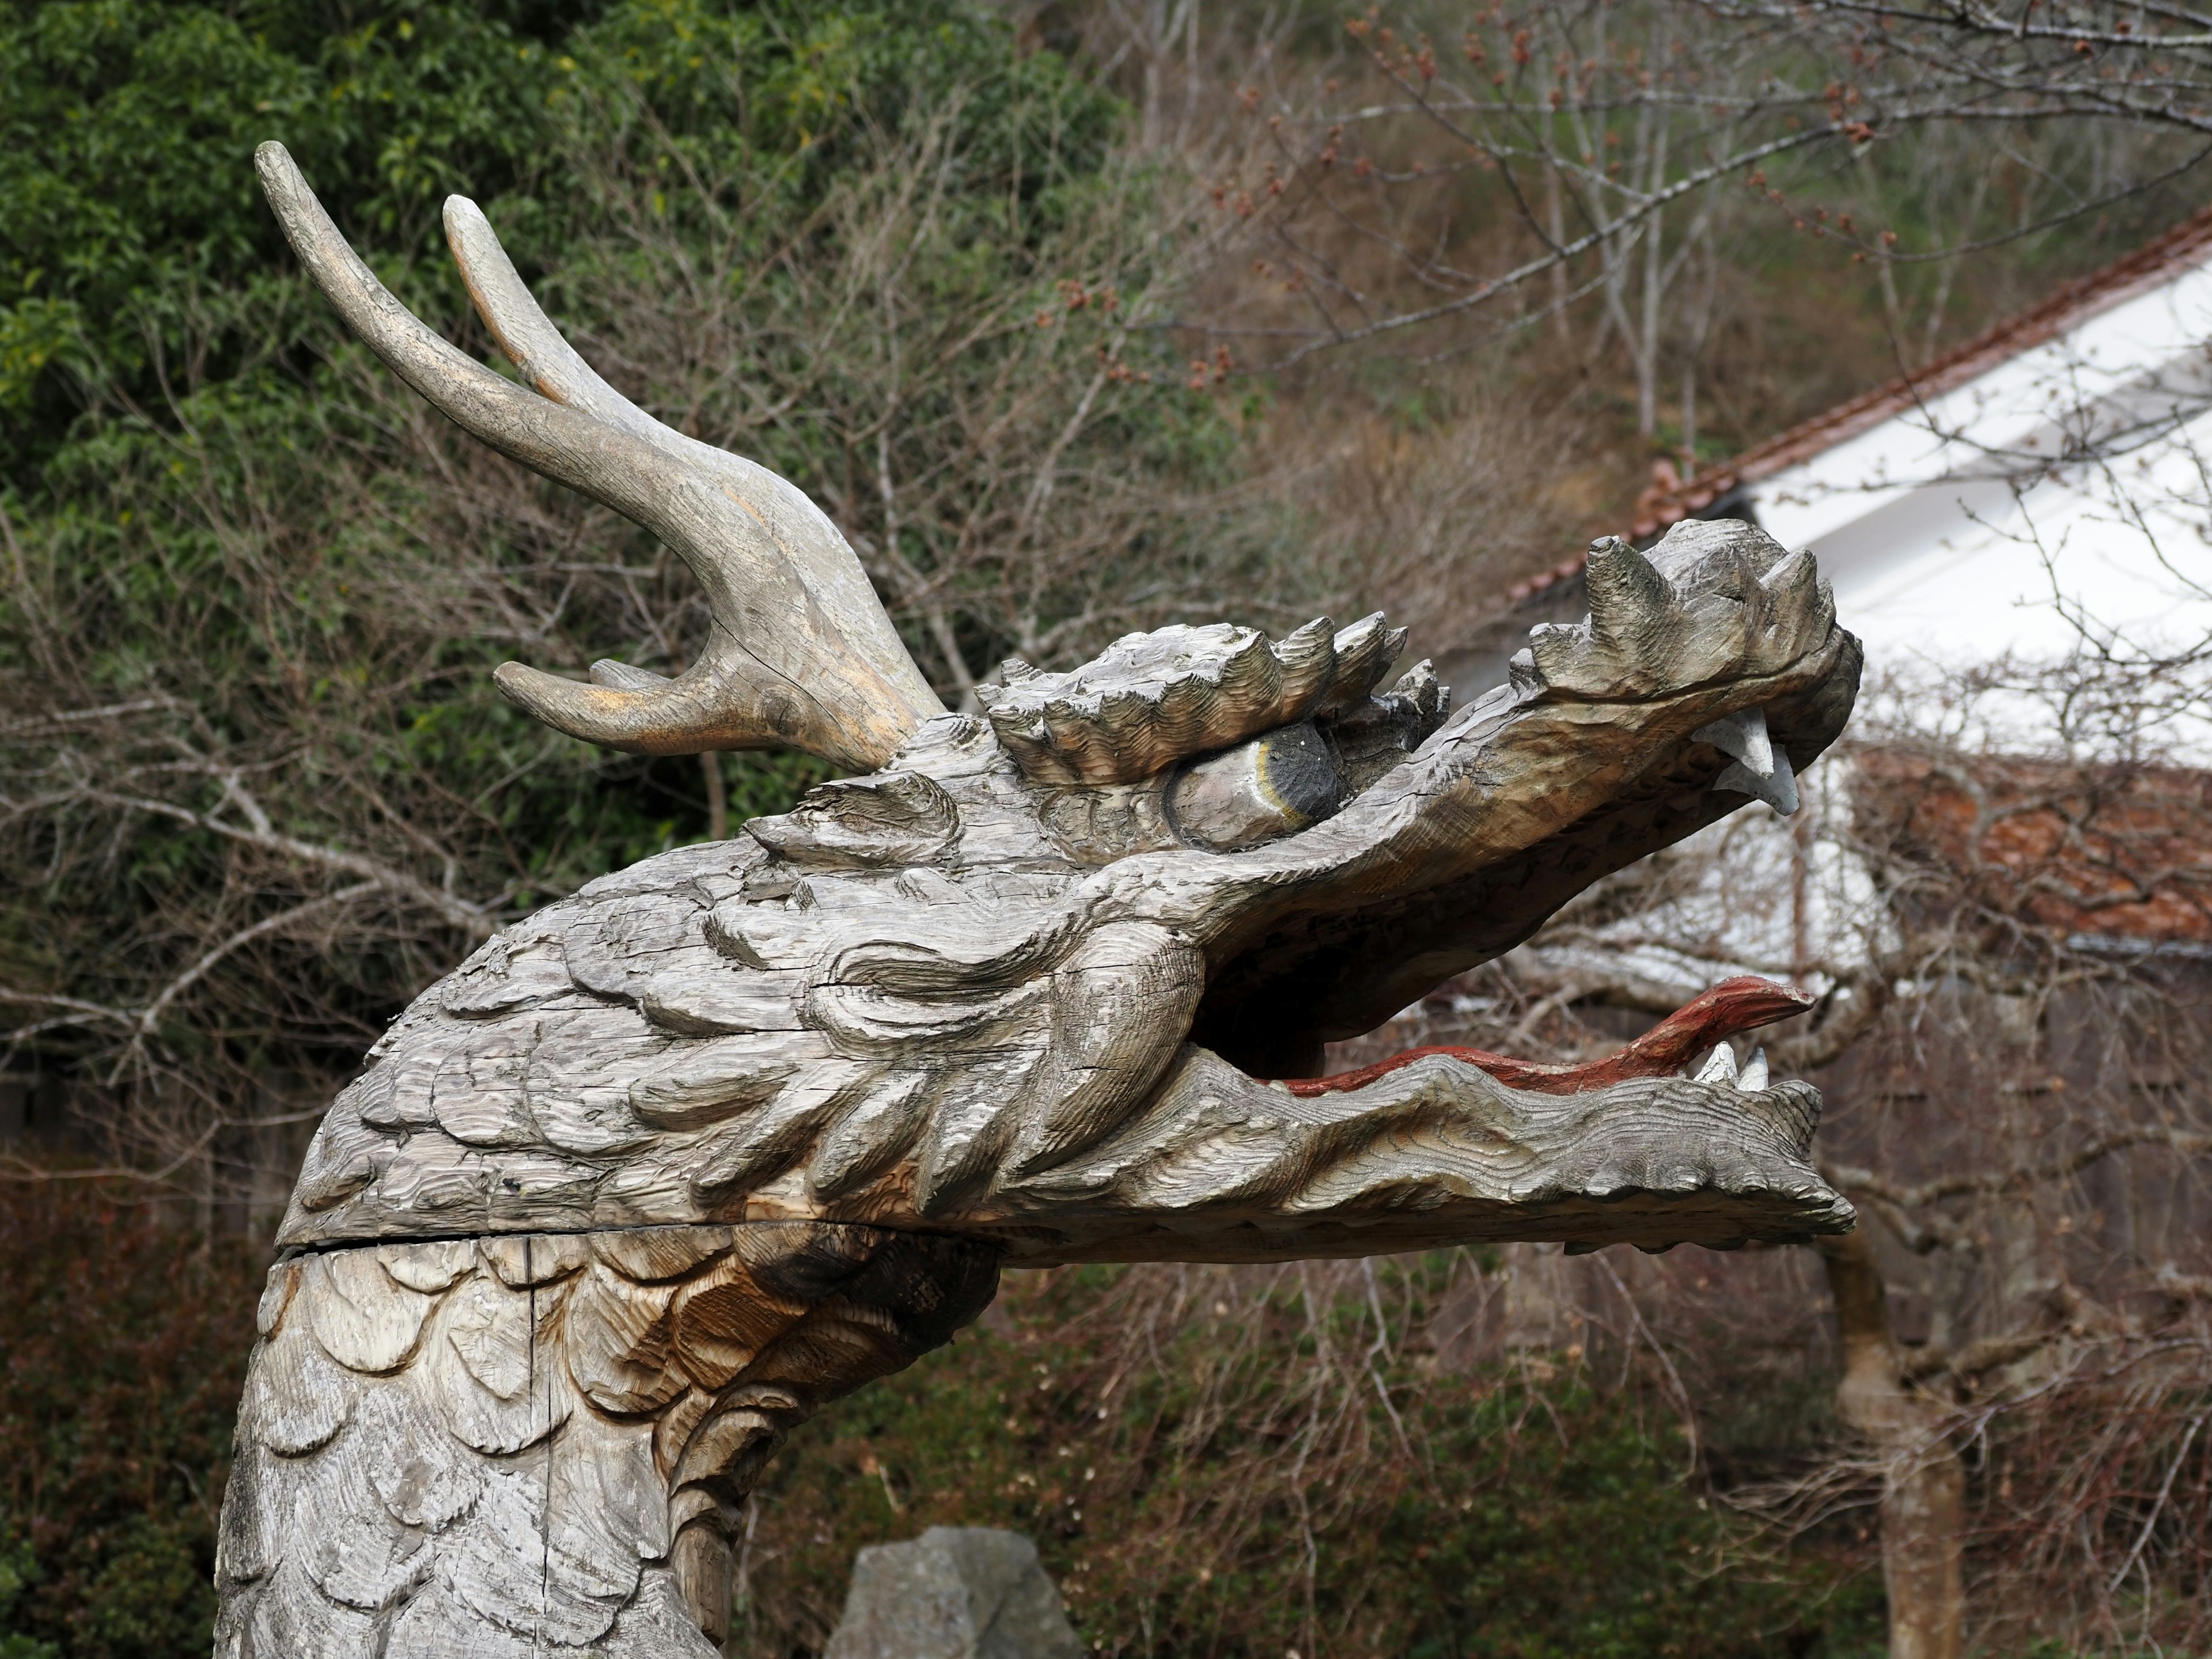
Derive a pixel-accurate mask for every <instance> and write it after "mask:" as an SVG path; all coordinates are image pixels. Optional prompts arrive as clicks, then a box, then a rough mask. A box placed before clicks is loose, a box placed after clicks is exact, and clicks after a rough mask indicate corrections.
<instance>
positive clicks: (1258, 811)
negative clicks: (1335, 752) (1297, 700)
mask: <svg viewBox="0 0 2212 1659" xmlns="http://www.w3.org/2000/svg"><path fill="white" fill-rule="evenodd" d="M1337 795H1338V790H1337V778H1336V763H1335V762H1334V760H1332V759H1331V758H1330V757H1329V752H1328V744H1325V743H1323V742H1322V738H1321V733H1320V732H1316V730H1315V729H1314V724H1313V722H1312V721H1311V720H1300V721H1299V722H1298V723H1297V725H1295V726H1278V727H1276V729H1275V730H1273V732H1265V733H1263V734H1261V736H1259V737H1256V738H1251V739H1250V740H1249V741H1248V742H1245V743H1240V744H1237V746H1236V747H1235V748H1234V749H1225V750H1222V751H1221V752H1220V753H1219V754H1218V755H1212V756H1208V757H1206V759H1204V760H1200V761H1194V762H1192V763H1190V764H1189V765H1188V766H1187V767H1185V768H1184V769H1182V772H1181V773H1180V774H1179V775H1177V776H1176V780H1175V781H1174V782H1173V783H1171V784H1170V785H1169V786H1168V792H1167V810H1168V819H1169V822H1170V823H1172V824H1173V825H1174V826H1175V829H1176V833H1177V834H1178V835H1180V836H1182V838H1183V839H1184V840H1185V841H1187V842H1192V843H1193V844H1194V845H1196V846H1200V847H1210V848H1213V849H1214V850H1216V851H1217V852H1224V853H1229V852H1235V851H1237V850H1238V849H1239V848H1246V847H1257V846H1259V845H1260V844H1261V842H1269V841H1273V840H1274V839H1275V838H1276V837H1277V836H1287V835H1292V834H1295V833H1296V832H1297V831H1298V830H1300V829H1304V828H1305V827H1306V826H1307V825H1308V824H1310V823H1319V822H1320V821H1321V820H1322V819H1323V818H1325V817H1328V815H1329V814H1330V813H1332V812H1334V811H1336V806H1337Z"/></svg>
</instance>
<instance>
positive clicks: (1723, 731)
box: [1690, 708, 1789, 794]
mask: <svg viewBox="0 0 2212 1659" xmlns="http://www.w3.org/2000/svg"><path fill="white" fill-rule="evenodd" d="M1690 738H1691V741H1692V742H1693V743H1709V744H1712V746H1713V747H1714V748H1716V749H1717V750H1720V751H1721V752H1722V753H1723V754H1724V755H1733V756H1734V757H1735V758H1736V760H1737V761H1739V762H1740V763H1742V765H1743V766H1744V767H1745V769H1747V770H1748V771H1749V772H1750V773H1751V775H1752V776H1753V777H1755V778H1765V777H1771V776H1773V775H1774V739H1773V738H1771V737H1769V736H1768V735H1767V732H1766V711H1765V709H1764V708H1739V709H1737V710H1736V711H1735V714H1723V715H1722V716H1721V718H1720V719H1718V720H1715V721H1713V722H1712V723H1711V725H1709V726H1699V728H1698V729H1697V730H1696V731H1694V732H1691V733H1690ZM1783 764H1784V765H1785V766H1786V765H1788V764H1789V762H1788V761H1787V760H1786V759H1785V760H1784V762H1783ZM1743 793H1746V794H1753V793H1757V792H1756V791H1754V790H1749V789H1747V790H1745V791H1744V792H1743Z"/></svg>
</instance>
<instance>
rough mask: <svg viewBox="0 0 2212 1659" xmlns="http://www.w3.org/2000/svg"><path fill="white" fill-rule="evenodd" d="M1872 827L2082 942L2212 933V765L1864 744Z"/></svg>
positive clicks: (1979, 895) (2154, 940) (2149, 941)
mask: <svg viewBox="0 0 2212 1659" xmlns="http://www.w3.org/2000/svg"><path fill="white" fill-rule="evenodd" d="M1853 759H1854V762H1855V764H1856V766H1857V770H1858V773H1859V775H1860V776H1861V777H1862V778H1863V780H1864V781H1866V783H1867V785H1868V786H1869V787H1865V788H1863V789H1857V790H1854V791H1853V792H1852V800H1853V802H1854V805H1855V807H1856V816H1857V828H1858V829H1859V832H1860V833H1861V834H1862V835H1863V836H1868V837H1869V839H1870V840H1873V841H1875V842H1880V843H1884V844H1887V845H1889V846H1890V847H1892V848H1894V849H1895V850H1897V851H1899V852H1906V853H1908V854H1917V855H1919V856H1920V857H1922V858H1923V859H1926V860H1929V861H1931V862H1933V863H1934V864H1936V865H1937V866H1941V867H1943V868H1946V869H1948V871H1949V872H1950V873H1951V875H1952V877H1953V878H1954V881H1955V882H1956V883H1957V884H1958V890H1959V891H1960V892H1961V893H1963V894H1967V895H1971V896H1972V897H1973V898H1974V899H1975V900H1976V901H1977V902H1978V903H1979V904H1981V905H1983V906H1984V907H1986V908H1987V909H1988V910H1989V911H1990V912H1992V913H1994V914H1996V915H2003V916H2005V917H2007V918H2008V920H2009V921H2010V922H2011V923H2012V924H2013V925H2014V926H2015V927H2027V928H2030V929H2033V930H2035V931H2037V932H2039V933H2045V934H2046V935H2050V936H2055V937H2057V938H2062V939H2065V940H2066V942H2067V943H2068V944H2069V945H2072V946H2073V947H2074V948H2076V949H2081V948H2089V949H2095V948H2097V947H2098V946H2099V945H2104V946H2106V948H2108V949H2109V948H2111V947H2112V946H2124V945H2136V946H2138V947H2143V946H2165V947H2167V948H2168V949H2172V947H2174V946H2185V945H2197V946H2202V945H2206V944H2207V943H2212V837H2208V836H2207V834H2206V831H2205V827H2204V826H2205V823H2206V817H2207V814H2208V811H2212V775H2208V774H2206V773H2204V772H2201V771H2194V770H2190V769H2184V768H2179V767H2166V766H2140V767H2130V766H2116V765H2096V764H2087V765H2085V764H2081V763H2069V762H2061V761H2049V760H2038V759H2027V758H2020V757H2008V756H2000V755H1989V756H1974V757H1965V756H1960V755H1959V754H1957V753H1955V752H1952V753H1937V752H1932V751H1930V752H1923V751H1920V750H1916V749H1914V748H1911V747H1890V746H1885V745H1881V744H1863V745H1860V746H1858V747H1857V748H1856V749H1855V750H1853Z"/></svg>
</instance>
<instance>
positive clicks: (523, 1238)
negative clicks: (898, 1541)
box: [216, 1222, 999, 1659]
mask: <svg viewBox="0 0 2212 1659" xmlns="http://www.w3.org/2000/svg"><path fill="white" fill-rule="evenodd" d="M998 1273H999V1265H998V1253H997V1251H996V1250H995V1249H994V1248H992V1247H991V1246H989V1245H987V1244H983V1243H976V1242H973V1241H969V1240H962V1239H955V1238H949V1237H935V1236H930V1235H924V1234H916V1233H900V1232H893V1231H886V1230H884V1229H882V1228H875V1227H863V1226H851V1225H830V1224H822V1223H807V1222H798V1223H792V1222H765V1223H754V1224H743V1225H736V1226H684V1227H652V1228H637V1229H629V1230H621V1231H599V1232H590V1233H541V1234H527V1235H520V1236H514V1235H509V1236H505V1237H485V1238H480V1239H459V1240H452V1241H441V1242H433V1243H397V1244H382V1245H370V1246H364V1247H362V1248H357V1249H332V1250H326V1251H323V1252H320V1253H318V1254H315V1255H307V1256H303V1257H300V1258H297V1259H295V1260H292V1261H284V1262H280V1263H279V1264H278V1265H277V1266H276V1267H274V1268H272V1269H271V1270H270V1277H269V1286H268V1289H267V1291H265V1292H264V1295H263V1297H262V1301H261V1310H260V1320H259V1323H260V1328H261V1332H262V1337H261V1340H260V1342H259V1344H258V1346H257V1347H256V1348H255V1350H254V1353H253V1359H252V1369H251V1370H250V1372H249V1374H248V1376H247V1380H246V1399H245V1402H244V1405H243V1407H242V1410H241V1412H240V1420H239V1435H238V1442H237V1462H236V1463H235V1465H234V1469H233V1473H232V1475H231V1484H230V1490H229V1492H228V1496H227V1498H226V1501H225V1504H224V1507H223V1528H222V1540H221V1546H220V1550H219V1554H218V1559H217V1564H216V1576H217V1581H218V1583H219V1585H220V1587H221V1589H222V1597H223V1608H222V1622H221V1626H220V1628H219V1629H218V1632H217V1638H216V1653H217V1655H218V1656H225V1659H227V1656H240V1659H246V1656H269V1655H277V1654H282V1655H284V1656H288V1659H353V1656H368V1655H370V1654H376V1655H380V1656H386V1659H401V1656H409V1655H420V1656H429V1655H450V1654H456V1653H468V1654H471V1655H477V1656H495V1659H506V1656H507V1655H509V1654H513V1655H514V1656H516V1659H520V1656H522V1655H525V1654H531V1655H538V1656H544V1655H549V1654H558V1653H562V1652H564V1651H566V1652H576V1653H582V1652H586V1651H588V1652H590V1653H592V1654H594V1655H603V1656H607V1659H617V1656H620V1659H676V1656H704V1655H708V1654H710V1653H712V1652H713V1651H714V1645H713V1644H719V1643H720V1641H721V1639H722V1638H723V1636H724V1635H725V1633H726V1620H727V1616H728V1607H729V1585H730V1560H731V1556H730V1545H729V1540H730V1536H731V1526H732V1520H733V1518H734V1517H735V1516H736V1514H737V1512H738V1508H739V1506H740V1505H741V1504H742V1501H743V1499H744V1496H745V1494H746V1492H748V1491H750V1488H751V1486H752V1485H753V1483H754V1482H755V1481H756V1480H757V1478H758V1476H759V1473H760V1470H761V1468H762V1467H763V1465H764V1464H765V1463H766V1462H767V1460H768V1458H769V1455H770V1454H771V1453H773V1452H774V1450H775V1448H776V1447H777V1446H778V1445H780V1444H781V1442H782V1440H783V1438H784V1437H785V1436H786V1435H787V1434H788V1433H789V1432H790V1431H791V1429H792V1428H793V1426H794V1425H797V1424H798V1423H799V1422H800V1421H801V1420H803V1419H805V1417H807V1416H808V1415H809V1414H810V1413H812V1412H814V1411H815V1410H816V1409H817V1408H818V1407H821V1406H822V1405H823V1404H825V1403H826V1402H828V1401H831V1400H834V1399H836V1397H838V1396H839V1395H843V1394H846V1393H848V1392H849V1391H850V1390H852V1389H855V1388H857V1387H859V1386H860V1384H861V1383H866V1382H868V1381H870V1380H872V1379H873V1378H876V1377H878V1376H884V1375H885V1374H886V1373H888V1372H890V1371H894V1370H898V1369H900V1368H901V1367H902V1366H904V1365H907V1364H910V1363H911V1362H912V1361H913V1360H914V1359H915V1358H917V1357H918V1356H920V1355H921V1354H922V1353H924V1352H927V1351H928V1350H929V1349H931V1348H933V1347H936V1346H939V1345H940V1344H942V1343H944V1342H945V1341H946V1340H948V1339H949V1338H950V1337H951V1334H953V1332H954V1331H956V1330H957V1329H958V1328H960V1327H961V1326H962V1325H963V1324H965V1323H966V1322H968V1321H969V1320H970V1319H972V1318H974V1317H975V1316H976V1315H977V1314H979V1313H980V1312H981V1311H982V1310H983V1309H984V1307H985V1306H987V1304H989V1302H990V1299H991V1297H992V1295H993V1293H994V1291H995V1290H996V1288H997V1285H998ZM702 1632H703V1635H702Z"/></svg>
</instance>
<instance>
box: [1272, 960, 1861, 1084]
mask: <svg viewBox="0 0 2212 1659" xmlns="http://www.w3.org/2000/svg"><path fill="white" fill-rule="evenodd" d="M1817 1000H1818V999H1817V998H1816V997H1814V994H1812V993H1811V992H1809V991H1801V990H1797V989H1795V988H1794V987H1790V986H1786V985H1777V984H1775V983H1774V981H1771V980H1765V979H1760V978H1759V977H1757V976H1756V975H1750V974H1745V975H1739V976H1738V977H1736V978H1735V979H1730V980H1723V981H1722V982H1721V983H1720V984H1718V985H1716V986H1715V987H1713V988H1712V989H1711V990H1710V991H1707V992H1706V993H1705V994H1704V995H1703V996H1700V997H1699V998H1698V999H1697V1000H1694V1001H1692V1002H1689V1003H1686V1004H1685V1005H1683V1006H1681V1007H1680V1008H1677V1009H1676V1010H1675V1011H1674V1012H1673V1013H1671V1014H1669V1015H1668V1016H1667V1018H1664V1019H1662V1020H1661V1021H1660V1022H1659V1024H1656V1025H1655V1026H1653V1027H1652V1028H1651V1030H1649V1031H1646V1032H1645V1033H1644V1035H1643V1036H1640V1037H1638V1038H1637V1039H1636V1040H1635V1041H1634V1042H1631V1043H1629V1044H1628V1045H1627V1046H1626V1047H1625V1048H1620V1049H1617V1050H1615V1051H1614V1052H1613V1053H1612V1054H1607V1055H1605V1056H1604V1057H1603V1058H1602V1059H1599V1060H1585V1061H1583V1063H1581V1064H1579V1065H1575V1066H1547V1065H1542V1064H1540V1063H1538V1062H1536V1061H1534V1060H1516V1059H1515V1058H1514V1057H1513V1056H1512V1055H1510V1054H1492V1053H1491V1052H1490V1051H1489V1050H1487V1049H1485V1048H1462V1047H1459V1046H1456V1045H1453V1044H1436V1045H1431V1046H1430V1047H1426V1048H1406V1049H1401V1051H1400V1052H1398V1053H1397V1054H1392V1055H1391V1056H1390V1057H1389V1059H1387V1060H1376V1062H1375V1063H1374V1064H1372V1065H1371V1066H1360V1067H1359V1068H1358V1069H1357V1070H1356V1071H1350V1072H1339V1073H1335V1074H1334V1076H1331V1077H1317V1078H1289V1079H1281V1080H1280V1082H1279V1086H1280V1087H1283V1088H1285V1089H1287V1090H1289V1091H1290V1092H1291V1093H1292V1094H1294V1095H1297V1096H1300V1097H1304V1098H1309V1099H1310V1098H1311V1097H1314V1096H1316V1095H1327V1094H1345V1093H1351V1092H1352V1091H1357V1090H1360V1089H1364V1088H1365V1087H1367V1085H1370V1084H1371V1083H1374V1082H1376V1081H1377V1080H1379V1079H1383V1078H1385V1077H1388V1076H1389V1075H1390V1073H1393V1072H1396V1071H1399V1070H1401V1069H1402V1068H1403V1067H1405V1066H1410V1065H1412V1064H1413V1062H1414V1061H1415V1060H1425V1059H1427V1058H1430V1057H1431V1056H1440V1057H1443V1058H1444V1059H1448V1060H1459V1061H1462V1062H1463V1063H1464V1064H1466V1065H1468V1066H1474V1067H1475V1069H1477V1070H1478V1071H1480V1072H1485V1073H1488V1074H1489V1075H1490V1076H1492V1077H1493V1078H1495V1079H1498V1081H1499V1082H1500V1083H1503V1084H1504V1085H1506V1086H1507V1087H1509V1088H1513V1089H1526V1090H1528V1091H1532V1092H1534V1093H1536V1094H1546V1095H1573V1094H1580V1093H1582V1092H1583V1091H1585V1090H1589V1089H1602V1088H1606V1087H1607V1086H1609V1085H1613V1084H1616V1083H1626V1082H1627V1081H1628V1080H1629V1079H1632V1078H1653V1077H1674V1076H1677V1075H1679V1074H1680V1073H1683V1072H1684V1071H1685V1070H1686V1068H1687V1066H1689V1064H1690V1062H1691V1060H1693V1059H1695V1058H1696V1057H1697V1056H1698V1055H1699V1054H1701V1053H1704V1052H1705V1051H1706V1050H1711V1059H1710V1060H1708V1061H1707V1062H1706V1066H1705V1069H1704V1070H1701V1071H1700V1072H1699V1074H1698V1081H1699V1082H1716V1081H1727V1082H1734V1083H1735V1084H1736V1085H1737V1086H1738V1087H1740V1088H1744V1089H1754V1088H1762V1087H1764V1086H1765V1079H1766V1065H1765V1051H1764V1050H1761V1051H1760V1052H1759V1054H1757V1055H1755V1056H1754V1057H1753V1060H1752V1061H1751V1063H1750V1064H1749V1065H1748V1066H1746V1067H1745V1068H1744V1071H1743V1073H1741V1075H1739V1074H1738V1073H1737V1072H1736V1069H1735V1052H1734V1050H1732V1049H1731V1048H1729V1047H1728V1046H1727V1045H1728V1043H1729V1039H1731V1038H1733V1037H1737V1036H1742V1035H1743V1034H1744V1033H1745V1032H1747V1031H1755V1030H1759V1029H1760V1028H1761V1027H1762V1026H1767V1025H1771V1024H1775V1023H1776V1022H1777V1021H1779V1020H1784V1019H1788V1018H1791V1017H1792V1016H1793V1015H1796V1014H1802V1013H1803V1012H1806V1011H1807V1010H1808V1009H1809V1008H1811V1007H1812V1006H1813V1005H1814V1002H1815V1001H1817ZM1754 1073H1755V1074H1756V1075H1755V1076H1754Z"/></svg>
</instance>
